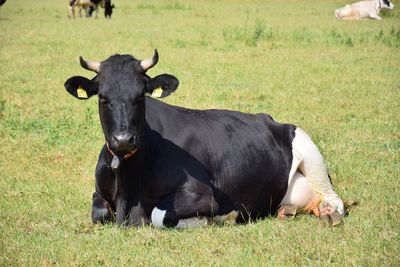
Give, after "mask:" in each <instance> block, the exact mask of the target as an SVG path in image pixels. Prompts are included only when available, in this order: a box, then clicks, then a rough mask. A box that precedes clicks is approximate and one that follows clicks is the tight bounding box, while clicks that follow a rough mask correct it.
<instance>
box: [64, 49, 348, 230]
mask: <svg viewBox="0 0 400 267" xmlns="http://www.w3.org/2000/svg"><path fill="white" fill-rule="evenodd" d="M157 62H158V53H157V50H155V53H154V56H153V57H152V58H149V59H145V60H137V59H136V58H134V57H133V56H131V55H113V56H111V57H109V58H108V59H107V60H105V61H102V62H97V61H87V60H84V59H83V58H82V57H81V58H80V63H81V65H82V67H83V68H85V69H88V70H91V71H94V72H95V73H96V76H95V77H94V78H92V79H87V78H85V77H81V76H74V77H71V78H69V79H68V80H67V81H66V82H65V88H66V89H67V91H68V92H69V93H70V94H71V95H73V96H74V97H76V98H78V99H88V98H90V97H92V96H94V95H98V105H99V113H100V122H101V125H102V128H103V132H104V135H105V140H106V141H105V144H104V146H103V148H102V149H101V152H100V155H99V159H98V162H97V167H96V174H95V176H96V190H95V192H94V194H93V206H92V220H93V222H95V223H97V222H100V223H106V222H110V221H116V222H117V223H118V224H122V225H136V226H140V225H145V224H149V223H151V224H153V225H154V226H156V227H191V226H197V225H201V224H203V223H207V222H208V221H217V222H225V223H237V222H238V223H240V222H247V221H249V220H254V219H257V218H263V217H266V216H269V215H271V214H278V216H279V217H280V218H286V217H287V216H294V215H295V214H296V213H297V212H305V213H313V214H315V215H316V216H318V217H321V218H325V219H328V220H329V219H330V220H331V222H332V224H337V223H339V222H340V219H341V216H343V214H344V207H343V202H342V200H341V199H340V198H339V196H338V195H337V194H336V193H335V192H334V190H333V187H332V184H331V181H330V178H329V175H328V172H327V168H326V166H325V163H324V160H323V158H322V155H321V153H320V152H319V150H318V148H317V146H316V145H315V144H314V143H313V141H312V140H311V138H310V137H309V136H308V135H307V133H306V132H304V131H303V130H302V129H300V128H298V127H296V126H294V125H291V124H281V123H278V122H275V121H274V120H273V119H272V117H271V116H269V115H267V114H245V113H241V112H237V111H229V110H194V109H187V108H183V107H178V106H172V105H169V104H166V103H164V102H161V101H159V100H156V99H154V98H152V97H149V96H146V94H152V95H153V96H157V97H166V96H168V95H169V94H171V93H172V92H174V91H175V90H176V89H177V87H178V84H179V82H178V80H177V79H176V78H175V77H174V76H172V75H169V74H162V75H158V76H155V77H153V78H152V77H150V76H148V75H147V74H146V71H147V70H149V69H150V68H152V67H153V66H154V65H156V63H157Z"/></svg>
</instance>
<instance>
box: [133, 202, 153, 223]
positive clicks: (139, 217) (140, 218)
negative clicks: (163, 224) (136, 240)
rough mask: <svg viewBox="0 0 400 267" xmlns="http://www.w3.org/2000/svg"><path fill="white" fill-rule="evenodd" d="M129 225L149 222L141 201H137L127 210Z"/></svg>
mask: <svg viewBox="0 0 400 267" xmlns="http://www.w3.org/2000/svg"><path fill="white" fill-rule="evenodd" d="M128 224H129V225H130V226H137V227H139V226H144V225H148V224H150V220H149V218H148V217H147V215H146V213H145V211H144V209H143V207H142V205H141V203H137V204H136V205H135V206H133V207H132V208H131V210H130V212H129V222H128Z"/></svg>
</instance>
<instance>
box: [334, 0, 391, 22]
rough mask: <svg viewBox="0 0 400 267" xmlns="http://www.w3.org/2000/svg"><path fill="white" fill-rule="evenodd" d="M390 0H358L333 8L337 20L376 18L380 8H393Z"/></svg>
mask: <svg viewBox="0 0 400 267" xmlns="http://www.w3.org/2000/svg"><path fill="white" fill-rule="evenodd" d="M393 8H394V5H393V4H392V3H391V2H390V0H369V1H360V2H357V3H354V4H351V5H346V6H344V7H342V8H340V9H336V10H335V16H336V18H337V19H338V20H359V19H378V20H380V19H381V17H379V13H380V11H381V10H382V9H393Z"/></svg>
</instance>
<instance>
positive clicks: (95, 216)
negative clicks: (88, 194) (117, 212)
mask: <svg viewBox="0 0 400 267" xmlns="http://www.w3.org/2000/svg"><path fill="white" fill-rule="evenodd" d="M112 220H114V212H113V210H112V208H111V205H110V204H109V203H108V202H107V200H105V199H104V198H103V197H102V196H101V195H100V194H99V193H97V192H94V193H93V204H92V221H93V223H108V222H110V221H112Z"/></svg>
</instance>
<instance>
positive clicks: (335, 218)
mask: <svg viewBox="0 0 400 267" xmlns="http://www.w3.org/2000/svg"><path fill="white" fill-rule="evenodd" d="M329 218H331V222H332V225H333V226H336V225H339V224H341V223H342V215H340V213H339V212H338V211H337V210H335V211H334V212H332V213H331V214H330V215H329Z"/></svg>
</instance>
